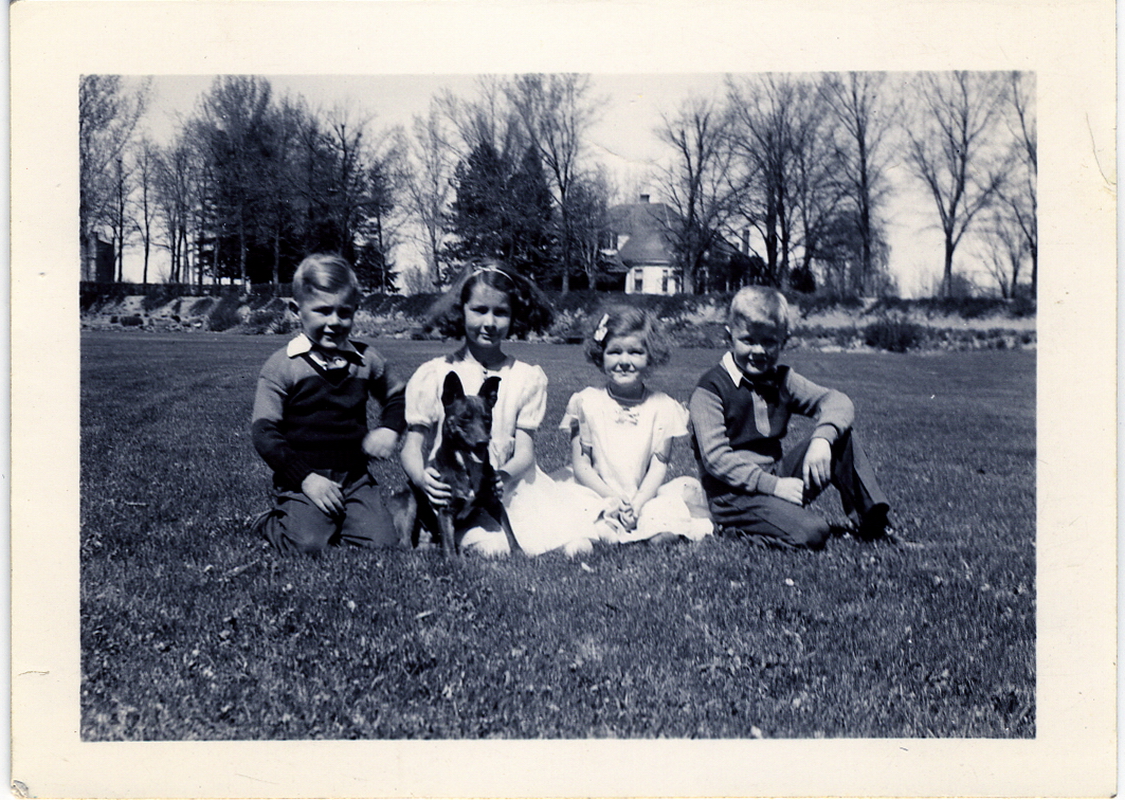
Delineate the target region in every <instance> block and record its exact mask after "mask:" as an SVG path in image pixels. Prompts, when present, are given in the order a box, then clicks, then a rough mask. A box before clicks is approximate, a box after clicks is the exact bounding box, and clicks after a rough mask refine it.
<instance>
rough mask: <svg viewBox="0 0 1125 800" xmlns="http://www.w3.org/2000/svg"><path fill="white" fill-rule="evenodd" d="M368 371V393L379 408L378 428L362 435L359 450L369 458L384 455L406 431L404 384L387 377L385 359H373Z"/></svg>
mask: <svg viewBox="0 0 1125 800" xmlns="http://www.w3.org/2000/svg"><path fill="white" fill-rule="evenodd" d="M371 370H372V373H373V377H372V378H371V383H370V387H369V389H370V394H371V396H372V397H374V398H375V399H376V400H377V401H378V402H379V405H380V407H381V410H380V418H379V427H378V428H376V429H375V430H373V431H369V432H368V433H367V435H366V436H365V437H364V438H363V451H364V452H365V453H366V454H367V455H368V456H370V457H371V458H387V457H389V456H390V455H391V453H393V452H394V449H395V445H397V444H398V437H399V436H400V435H402V432H403V431H404V430H406V392H405V387H404V386H403V385H402V384H401V383H399V382H398V381H395V380H394V379H393V378H392V377H391V375H390V373H389V371H388V370H387V365H386V362H384V361H382V360H381V359H378V358H375V359H374V360H373V363H372V364H371Z"/></svg>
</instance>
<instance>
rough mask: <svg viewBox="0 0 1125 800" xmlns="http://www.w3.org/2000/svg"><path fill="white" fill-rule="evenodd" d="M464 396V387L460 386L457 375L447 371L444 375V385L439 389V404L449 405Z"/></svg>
mask: <svg viewBox="0 0 1125 800" xmlns="http://www.w3.org/2000/svg"><path fill="white" fill-rule="evenodd" d="M464 396H465V389H464V388H463V387H462V386H461V379H460V378H458V377H457V373H456V372H448V373H446V375H445V385H444V386H443V387H442V390H441V404H442V405H443V406H449V404H450V403H454V402H456V401H457V400H460V399H461V398H462V397H464Z"/></svg>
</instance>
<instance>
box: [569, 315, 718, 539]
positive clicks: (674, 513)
mask: <svg viewBox="0 0 1125 800" xmlns="http://www.w3.org/2000/svg"><path fill="white" fill-rule="evenodd" d="M669 355H670V353H669V351H668V348H667V346H666V345H665V344H664V342H663V339H662V337H661V336H660V334H659V331H658V329H657V323H656V320H655V318H654V317H653V315H652V314H651V313H649V312H647V311H644V310H642V309H638V308H633V307H629V306H619V307H613V308H610V309H609V310H608V311H607V312H606V313H605V314H604V315H603V316H602V317H601V320H600V321H599V322H598V326H597V328H596V329H595V331H594V333H593V336H592V337H591V338H590V340H589V342H588V344H587V349H586V356H587V358H589V360H590V361H592V362H593V363H594V365H595V366H597V367H598V368H599V369H601V370H602V372H604V373H605V377H606V382H605V386H603V387H590V388H587V389H583V390H582V391H581V392H578V393H576V394H574V395H573V396H571V398H570V402H569V403H568V404H567V408H566V413H565V415H564V416H563V419H562V423H561V425H560V427H561V428H562V429H564V430H567V431H569V432H570V436H571V469H570V475H569V476H568V475H566V474H564V473H559V474H558V477H559V478H560V483H561V482H562V480H565V479H567V478H569V481H570V486H571V490H570V491H571V492H572V497H573V498H574V501H573V507H574V508H575V509H577V510H579V511H578V514H579V517H580V518H581V519H578V520H576V521H575V527H576V531H575V533H576V535H575V536H572V538H571V540H570V541H569V542H568V543H567V546H566V547H567V552H570V553H575V552H581V551H582V550H585V549H589V548H590V547H591V541H592V540H595V539H602V540H606V541H610V542H619V543H623V542H636V541H643V540H656V539H661V540H663V539H673V538H676V537H679V536H682V537H686V538H688V539H693V540H698V539H702V538H703V537H704V536H707V535H708V534H709V533H711V531H712V527H713V526H712V524H711V520H710V518H709V516H708V512H707V502H706V499H705V497H704V495H703V488H702V486H701V485H700V483H699V481H698V480H697V479H696V478H693V477H687V476H685V477H681V478H676V479H675V480H672V481H669V482H667V483H665V482H664V478H665V477H666V475H667V473H668V461H669V458H670V454H671V450H672V444H673V442H674V440H675V439H678V438H680V437H684V436H686V435H687V433H688V428H687V423H688V413H687V409H685V408H684V407H683V405H682V404H680V403H678V402H677V401H675V400H673V399H672V398H671V397H669V396H668V395H666V394H664V393H663V392H657V391H652V390H650V389H649V388H648V387H646V386H645V384H644V379H645V376H646V374H647V373H648V372H649V370H651V369H652V368H654V367H657V366H660V365H661V364H664V363H666V362H667V361H668V358H669ZM579 532H583V533H581V534H580V533H579Z"/></svg>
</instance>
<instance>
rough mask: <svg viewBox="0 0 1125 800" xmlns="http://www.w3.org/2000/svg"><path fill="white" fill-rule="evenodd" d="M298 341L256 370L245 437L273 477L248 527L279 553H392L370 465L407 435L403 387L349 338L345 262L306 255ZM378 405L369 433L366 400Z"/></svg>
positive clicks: (350, 295) (390, 530)
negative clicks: (270, 494) (270, 492)
mask: <svg viewBox="0 0 1125 800" xmlns="http://www.w3.org/2000/svg"><path fill="white" fill-rule="evenodd" d="M293 298H294V300H295V302H294V303H293V304H292V308H293V310H294V311H295V312H296V314H297V316H298V317H299V319H300V321H301V333H300V334H298V335H297V336H296V337H295V338H294V339H292V340H290V342H289V344H287V345H286V346H285V347H283V348H281V349H280V350H278V351H277V352H276V353H274V354H273V355H272V356H270V358H269V360H268V361H266V364H265V366H264V367H262V372H261V375H260V376H259V378H258V391H257V395H256V396H255V398H254V414H253V422H252V423H251V429H250V430H251V436H252V438H253V442H254V447H255V448H256V449H257V451H258V453H259V455H261V456H262V458H263V459H264V460H265V462H266V464H268V465H269V466H270V468H271V469H273V473H274V474H273V481H274V504H273V507H272V508H271V509H270V510H269V511H268V512H266V514H264V515H263V516H262V517H261V518H260V519H259V520H258V522H257V524H256V525H255V528H256V529H257V530H259V531H260V532H261V533H262V534H264V535H265V537H266V539H268V540H269V541H270V543H271V544H273V545H274V546H275V547H277V548H278V549H279V550H281V551H283V552H289V551H294V550H295V551H299V552H304V553H317V552H320V551H321V550H323V549H324V548H325V547H326V546H328V545H329V544H334V543H337V542H347V543H350V544H355V545H359V546H362V547H379V546H394V545H396V544H397V541H398V539H397V536H396V534H395V528H394V525H393V523H392V521H391V517H390V514H389V513H388V512H387V509H386V506H384V505H383V499H382V497H381V496H380V493H379V490H378V487H377V486H376V484H375V480H374V478H372V477H371V475H370V474H369V472H368V463H367V460H368V458H369V457H370V458H386V457H388V456H389V455H391V453H393V452H394V448H395V444H396V443H397V442H398V437H399V435H400V434H401V433H402V431H403V430H404V429H405V428H406V417H405V414H404V411H405V400H404V395H403V385H402V384H401V383H399V382H398V381H396V380H394V379H393V378H392V377H391V376H390V374H389V373H388V371H387V363H386V361H384V360H383V357H382V356H381V355H379V353H377V352H376V351H375V349H374V348H372V347H370V346H369V345H366V344H364V343H362V342H356V341H353V340H351V339H350V338H348V335H349V333H351V329H352V323H353V321H354V318H355V312H356V307H357V305H358V303H359V299H360V291H359V283H358V282H357V280H356V276H355V273H354V272H353V271H352V268H351V267H350V266H349V265H348V263H347V262H346V261H344V260H343V259H342V258H340V257H338V256H333V255H312V256H309V257H308V258H306V259H305V260H304V261H302V262H301V264H300V266H298V267H297V271H296V273H295V274H294V275H293ZM369 397H373V398H374V399H375V400H377V401H378V402H379V404H380V405H381V406H382V423H381V427H379V428H376V429H375V430H373V431H368V429H367V400H368V398H369Z"/></svg>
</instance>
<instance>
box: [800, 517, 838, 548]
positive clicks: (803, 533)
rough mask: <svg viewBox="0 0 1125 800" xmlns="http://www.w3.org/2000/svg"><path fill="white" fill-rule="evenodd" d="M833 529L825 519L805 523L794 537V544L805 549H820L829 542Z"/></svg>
mask: <svg viewBox="0 0 1125 800" xmlns="http://www.w3.org/2000/svg"><path fill="white" fill-rule="evenodd" d="M831 532H832V529H831V528H830V527H829V526H828V523H827V522H826V521H825V520H818V521H817V523H816V524H814V525H803V526H801V530H800V531H799V532H798V533H796V534H795V535H794V537H793V543H794V546H796V547H800V548H802V549H805V550H820V549H821V548H823V547H824V545H825V544H826V543H827V542H828V537H829V535H830V534H831Z"/></svg>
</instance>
